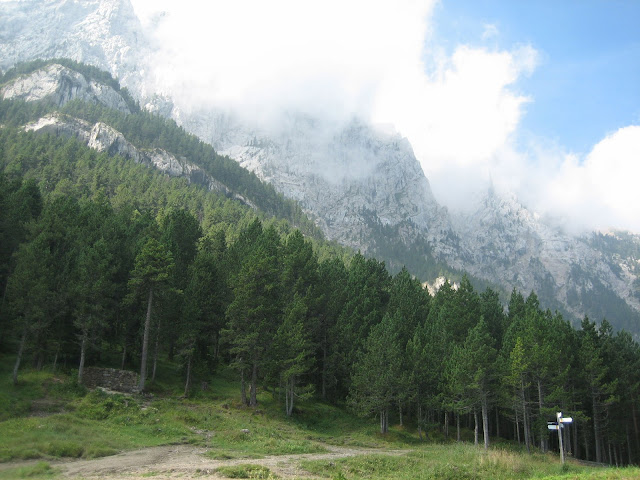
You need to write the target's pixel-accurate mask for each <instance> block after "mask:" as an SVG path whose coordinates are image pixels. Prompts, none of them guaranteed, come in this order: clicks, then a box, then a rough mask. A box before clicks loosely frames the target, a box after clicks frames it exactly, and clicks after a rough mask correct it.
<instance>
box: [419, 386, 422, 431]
mask: <svg viewBox="0 0 640 480" xmlns="http://www.w3.org/2000/svg"><path fill="white" fill-rule="evenodd" d="M418 436H419V437H420V441H422V404H421V403H420V393H419V392H418Z"/></svg>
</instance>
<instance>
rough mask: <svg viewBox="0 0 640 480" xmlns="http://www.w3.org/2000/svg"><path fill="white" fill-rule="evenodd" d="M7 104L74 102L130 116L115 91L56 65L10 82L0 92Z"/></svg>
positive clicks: (61, 103)
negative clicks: (100, 105)
mask: <svg viewBox="0 0 640 480" xmlns="http://www.w3.org/2000/svg"><path fill="white" fill-rule="evenodd" d="M0 97H2V98H3V99H4V100H11V99H18V100H24V101H26V102H34V101H40V100H46V101H49V102H53V103H54V104H55V105H57V106H59V107H61V106H63V105H64V104H65V103H67V102H70V101H71V100H76V99H78V100H82V101H85V102H91V103H99V104H102V105H104V106H105V107H108V108H111V109H113V110H118V111H120V112H124V113H130V111H129V107H128V106H127V102H126V101H125V100H124V98H123V97H122V96H121V95H120V94H119V93H118V92H116V91H115V90H114V89H113V88H111V87H109V86H108V85H104V84H102V83H98V82H96V81H94V80H88V79H87V78H86V77H85V76H84V75H82V74H81V73H78V72H75V71H73V70H71V69H69V68H67V67H63V66H62V65H58V64H52V65H48V66H46V67H44V68H41V69H39V70H36V71H35V72H33V73H31V74H29V75H25V76H22V77H19V78H16V79H15V80H13V81H11V82H9V83H8V84H7V85H5V86H4V87H2V88H1V89H0Z"/></svg>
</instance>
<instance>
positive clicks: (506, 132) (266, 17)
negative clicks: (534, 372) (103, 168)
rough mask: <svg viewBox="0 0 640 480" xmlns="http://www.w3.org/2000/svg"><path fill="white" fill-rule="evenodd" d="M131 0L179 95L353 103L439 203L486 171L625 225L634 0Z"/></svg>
mask: <svg viewBox="0 0 640 480" xmlns="http://www.w3.org/2000/svg"><path fill="white" fill-rule="evenodd" d="M133 4H134V7H135V9H136V11H137V13H138V14H139V16H140V17H141V18H142V19H143V22H144V24H145V25H147V26H148V27H150V28H152V29H153V30H154V32H155V39H156V41H157V42H158V45H162V48H161V50H160V51H159V54H158V58H157V59H156V61H157V69H156V71H155V72H154V74H155V75H156V78H157V79H158V87H159V88H163V89H166V90H167V91H172V92H174V93H176V92H179V95H180V98H181V100H180V101H181V102H183V104H184V105H186V106H189V105H202V104H203V103H206V102H211V104H215V105H221V106H224V107H228V108H234V109H239V110H240V111H242V112H244V114H246V115H249V116H251V117H253V118H255V119H257V120H262V121H270V120H272V119H273V118H276V117H277V114H278V113H279V112H280V111H281V110H283V109H284V110H296V111H303V112H306V113H309V114H312V115H317V116H321V117H323V118H327V119H331V120H332V121H336V122H340V121H344V120H345V119H348V118H350V117H351V116H353V115H358V116H361V117H363V118H365V119H368V120H370V121H373V122H375V123H380V124H386V125H393V126H394V128H395V129H396V130H397V131H398V132H400V133H401V134H402V135H403V136H406V137H407V138H409V140H410V141H411V143H412V145H413V147H414V150H415V153H416V156H417V157H418V160H419V161H420V163H421V164H422V167H423V170H424V171H425V174H426V175H427V177H428V178H429V180H430V182H431V185H432V188H433V191H434V194H435V195H436V198H437V199H438V200H439V201H440V202H441V203H444V204H446V205H448V206H449V207H450V208H454V209H455V208H462V207H465V206H468V205H469V203H470V202H469V198H470V196H471V195H473V194H474V193H477V192H478V190H480V189H482V188H485V187H486V186H487V185H488V182H490V181H491V182H492V183H493V184H494V186H495V187H496V188H498V189H499V190H505V191H506V190H510V191H514V192H515V193H516V194H517V195H518V196H519V198H520V199H521V200H522V201H523V202H524V203H526V204H527V205H529V206H530V207H532V208H534V209H535V210H537V211H538V212H539V213H541V214H543V215H548V216H551V217H553V218H554V219H555V220H556V221H560V222H562V223H563V224H565V225H571V226H588V227H591V228H603V229H604V228H607V227H617V228H627V229H631V230H634V231H636V232H640V188H637V184H638V183H640V29H638V27H637V19H638V18H640V2H638V1H634V0H628V1H623V0H565V1H562V2H558V1H557V0H552V1H551V0H536V1H522V2H521V1H517V2H505V1H500V0H465V1H463V0H458V1H447V0H441V1H434V0H427V1H419V0H389V1H378V0H323V1H322V2H310V1H300V0H272V1H269V2H264V1H260V0H235V1H233V2H228V1H218V0H214V1H211V2H206V3H203V2H199V1H196V0H182V1H181V2H174V1H169V0H154V1H147V0H133ZM203 5H206V6H203ZM161 12H164V13H161Z"/></svg>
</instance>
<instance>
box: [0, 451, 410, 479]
mask: <svg viewBox="0 0 640 480" xmlns="http://www.w3.org/2000/svg"><path fill="white" fill-rule="evenodd" d="M325 447H326V448H327V450H328V452H326V453H307V454H297V455H273V456H266V457H264V458H259V459H233V460H212V459H209V458H207V457H206V456H204V455H203V454H204V453H206V452H207V451H208V450H209V449H208V448H205V447H195V446H193V445H169V446H162V447H152V448H144V449H141V450H133V451H128V452H123V453H120V454H118V455H113V456H110V457H103V458H97V459H93V460H75V461H61V462H50V464H51V466H53V467H55V468H57V469H58V470H59V471H60V472H61V473H62V477H64V478H83V479H94V478H108V479H110V480H138V479H142V478H153V479H158V480H163V479H173V478H180V479H183V480H189V479H196V478H197V479H202V478H203V477H206V478H225V477H222V476H220V475H218V474H216V473H215V470H216V469H217V468H219V467H222V466H230V465H242V464H253V465H262V466H265V467H267V468H269V470H271V472H273V473H274V474H275V475H277V476H279V477H281V478H285V479H286V478H310V479H311V478H319V477H316V476H313V475H311V474H309V473H308V472H306V471H305V470H303V469H302V468H301V467H300V461H301V460H328V461H331V460H334V459H338V458H345V457H352V456H356V455H367V454H375V455H403V454H405V453H407V452H408V450H384V449H367V448H348V447H336V446H330V445H325ZM10 466H11V465H10V464H4V467H10ZM14 466H17V464H16V465H14Z"/></svg>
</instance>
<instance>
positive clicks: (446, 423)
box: [444, 410, 449, 440]
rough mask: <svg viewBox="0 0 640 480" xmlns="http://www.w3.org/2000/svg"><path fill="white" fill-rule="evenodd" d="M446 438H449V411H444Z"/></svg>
mask: <svg viewBox="0 0 640 480" xmlns="http://www.w3.org/2000/svg"><path fill="white" fill-rule="evenodd" d="M444 439H445V440H449V412H447V411H446V410H445V412H444Z"/></svg>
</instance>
